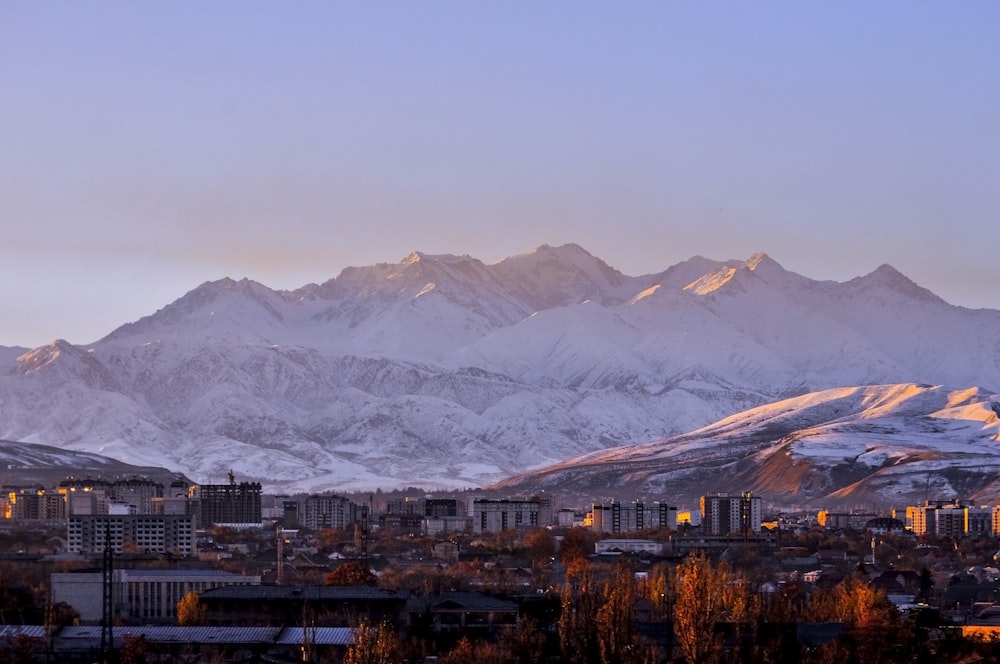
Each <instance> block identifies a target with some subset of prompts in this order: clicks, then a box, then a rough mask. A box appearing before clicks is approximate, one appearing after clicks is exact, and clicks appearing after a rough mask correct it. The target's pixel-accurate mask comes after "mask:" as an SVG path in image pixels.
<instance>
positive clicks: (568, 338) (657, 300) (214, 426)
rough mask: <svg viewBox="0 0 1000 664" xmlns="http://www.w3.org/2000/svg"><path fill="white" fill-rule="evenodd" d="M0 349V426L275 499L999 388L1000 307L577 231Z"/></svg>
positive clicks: (1, 432) (185, 303)
mask: <svg viewBox="0 0 1000 664" xmlns="http://www.w3.org/2000/svg"><path fill="white" fill-rule="evenodd" d="M3 350H4V349H0V438H5V439H10V440H19V441H26V442H34V443H43V444H49V445H55V446H58V447H61V448H64V449H71V450H80V451H87V452H96V453H101V454H104V455H108V456H111V457H113V458H116V459H120V460H122V461H126V462H129V463H134V464H140V465H158V466H160V465H162V466H167V467H171V468H175V469H177V470H179V471H182V472H184V473H186V474H187V475H188V476H190V477H191V478H192V479H194V480H195V481H199V482H207V481H224V478H225V475H226V473H227V472H228V471H229V470H230V469H233V470H234V471H235V472H236V474H237V475H239V476H241V477H250V478H257V479H259V480H261V481H262V482H263V483H264V484H265V485H266V486H267V487H268V488H270V489H282V490H288V491H292V490H323V489H333V490H350V489H360V488H370V487H374V486H386V487H387V486H391V485H393V486H399V485H418V486H425V487H427V488H437V487H442V488H443V487H459V486H480V485H483V484H485V483H488V482H492V481H495V480H498V479H500V478H502V477H506V476H509V475H512V474H515V473H519V472H522V471H524V470H526V469H530V468H537V467H541V466H544V465H547V464H552V463H556V462H559V461H561V460H564V459H566V458H569V457H573V456H577V455H580V454H586V453H589V452H594V451H599V450H603V449H606V448H609V447H615V446H620V445H627V444H634V443H643V442H646V441H650V440H657V439H661V438H663V437H665V436H670V435H675V434H680V433H684V432H687V431H691V430H693V429H696V428H698V427H702V426H704V425H706V424H708V423H710V422H713V421H716V420H718V419H719V418H720V417H724V416H727V415H730V414H733V413H736V412H740V411H743V410H746V409H748V408H752V407H755V406H760V405H763V404H766V403H770V402H773V401H775V400H777V399H780V398H784V397H789V396H794V395H801V394H805V393H808V392H813V391H818V390H824V389H828V388H832V387H838V386H843V385H874V384H888V383H909V382H919V383H927V384H935V385H953V386H966V385H978V386H981V387H982V388H983V389H984V390H986V391H1000V311H995V310H970V309H964V308H961V307H955V306H952V305H949V304H948V303H946V302H944V301H943V300H941V299H940V298H937V297H936V296H934V295H933V294H932V293H930V292H928V291H927V290H925V289H923V288H921V287H919V286H917V285H916V284H914V283H913V282H911V281H910V280H909V279H907V278H906V277H904V276H903V275H901V274H900V273H899V272H897V271H896V270H894V269H893V268H891V267H888V266H882V267H880V268H878V269H877V270H875V271H874V272H872V273H871V274H868V275H866V276H863V277H858V278H856V279H853V280H851V281H848V282H846V283H836V282H827V281H814V280H811V279H809V278H806V277H804V276H800V275H797V274H794V273H791V272H789V271H787V270H785V269H783V268H782V267H781V266H780V265H778V264H777V263H776V262H775V261H773V260H772V259H770V258H769V257H767V256H766V255H763V254H758V255H755V256H753V257H751V258H750V259H749V260H746V261H725V262H720V261H712V260H708V259H705V258H701V257H695V258H692V259H690V260H688V261H685V262H683V263H680V264H678V265H675V266H673V267H670V268H669V269H666V270H664V271H663V272H661V273H658V274H652V275H645V276H638V277H631V276H626V275H623V274H622V273H620V272H618V271H617V270H615V269H613V268H611V267H609V266H608V265H607V264H605V263H604V262H603V261H601V260H599V259H598V258H596V257H594V256H592V255H590V254H589V253H587V252H586V251H584V250H583V249H582V248H580V247H578V246H576V245H566V246H562V247H548V246H543V247H540V248H538V249H537V250H535V251H534V252H532V253H529V254H525V255H522V256H515V257H512V258H508V259H505V260H502V261H500V262H498V263H495V264H492V265H486V264H484V263H482V262H481V261H479V260H477V259H475V258H471V257H468V256H450V255H447V256H435V255H427V254H421V253H413V254H411V255H410V256H408V257H406V258H405V259H404V260H402V261H401V262H400V263H397V264H379V265H372V266H368V267H352V268H347V269H345V270H344V271H343V272H342V273H341V274H340V275H339V276H337V277H336V278H334V279H331V280H330V281H327V282H326V283H323V284H318V285H317V284H310V285H307V286H304V287H302V288H300V289H297V290H295V291H274V290H271V289H269V288H267V287H265V286H263V285H261V284H259V283H256V282H253V281H250V280H247V279H243V280H240V281H234V280H232V279H222V280H220V281H216V282H211V283H205V284H202V285H201V286H199V287H197V288H196V289H194V290H193V291H191V292H189V293H188V294H186V295H185V296H183V297H181V298H180V299H178V300H177V301H175V302H173V303H172V304H169V305H168V306H166V307H164V308H162V309H160V310H159V311H157V312H156V313H154V314H152V315H150V316H147V317H145V318H142V319H140V320H138V321H136V322H133V323H129V324H126V325H123V326H121V327H120V328H118V329H116V330H114V331H113V332H111V333H110V334H109V335H108V336H106V337H105V338H103V339H101V340H100V341H98V342H97V343H95V344H93V345H90V346H86V347H83V346H75V345H72V344H69V343H67V342H65V341H55V342H53V343H51V344H49V345H47V346H43V347H40V348H35V349H32V350H29V351H27V352H17V353H15V352H14V350H12V349H6V352H3ZM15 355H16V357H15Z"/></svg>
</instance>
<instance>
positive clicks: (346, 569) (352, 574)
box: [323, 560, 378, 586]
mask: <svg viewBox="0 0 1000 664" xmlns="http://www.w3.org/2000/svg"><path fill="white" fill-rule="evenodd" d="M377 582H378V577H376V576H375V575H374V574H372V571H371V570H370V569H368V567H367V566H365V565H363V564H362V563H361V562H359V561H357V560H348V561H347V562H346V563H343V564H341V565H338V566H337V568H336V569H334V570H333V571H332V572H330V573H329V574H327V575H326V577H325V578H324V579H323V583H324V584H325V585H328V586H374V585H375V584H376V583H377Z"/></svg>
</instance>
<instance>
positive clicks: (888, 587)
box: [0, 474, 1000, 662]
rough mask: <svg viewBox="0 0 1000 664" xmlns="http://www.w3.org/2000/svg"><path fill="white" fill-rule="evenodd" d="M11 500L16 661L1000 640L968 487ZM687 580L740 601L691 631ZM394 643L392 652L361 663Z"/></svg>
mask: <svg viewBox="0 0 1000 664" xmlns="http://www.w3.org/2000/svg"><path fill="white" fill-rule="evenodd" d="M2 507H3V511H2V514H3V517H4V519H3V523H2V526H0V527H2V531H0V532H2V537H3V539H4V540H5V542H4V543H5V545H6V546H5V551H6V553H4V554H2V565H3V570H4V574H3V576H2V580H3V591H4V595H5V596H4V598H3V600H4V603H3V605H2V606H3V609H4V610H3V613H2V619H3V623H4V625H3V627H2V632H0V636H2V638H3V640H2V643H3V644H5V645H4V646H3V648H4V649H5V650H6V651H7V652H11V653H15V652H20V653H22V654H24V655H25V656H26V657H28V658H29V659H28V660H27V661H35V660H41V658H43V657H56V658H57V659H58V660H59V661H93V659H94V658H95V657H100V656H101V653H105V657H109V656H111V654H116V656H118V657H119V660H118V661H124V660H123V659H122V658H127V657H128V656H131V657H138V656H139V655H137V654H136V653H137V652H140V651H141V658H142V660H141V661H163V662H174V661H220V662H222V661H224V662H237V661H260V662H272V661H288V662H290V661H316V662H320V661H322V662H339V661H447V662H459V661H552V662H567V661H587V662H589V661H593V662H606V661H649V662H671V661H719V662H723V661H746V658H747V657H753V658H754V659H753V661H767V659H766V658H767V657H771V656H775V657H777V656H779V655H777V654H775V653H784V655H781V656H782V657H788V653H791V652H794V653H796V654H795V657H796V658H798V661H809V662H812V661H829V659H828V658H830V657H834V656H835V655H834V654H832V653H839V654H841V655H842V654H843V653H844V652H845V648H846V649H847V650H850V651H851V652H854V653H862V652H868V651H865V650H864V649H865V648H869V649H870V648H873V647H876V646H875V645H873V644H872V643H868V642H866V641H865V639H864V638H862V637H863V636H864V634H867V633H869V632H870V631H871V630H872V629H875V628H876V627H877V628H878V629H880V630H885V633H886V634H889V635H891V634H897V633H898V634H902V633H903V632H901V631H900V630H904V631H905V630H909V631H906V634H907V635H908V636H907V639H910V640H912V639H913V638H916V637H914V634H915V633H916V634H918V636H919V637H920V638H921V639H923V641H924V643H923V645H922V646H921V647H922V648H924V649H925V651H926V652H927V653H932V652H933V653H934V656H935V657H937V658H938V659H935V660H934V661H952V660H949V659H947V658H948V657H951V656H954V657H956V658H960V657H964V656H966V655H967V654H968V653H970V652H971V653H975V652H986V653H993V652H995V650H993V649H995V648H996V638H997V635H1000V597H998V594H1000V571H998V570H997V567H996V564H997V562H996V558H997V555H998V551H997V539H996V536H997V531H998V528H1000V506H982V505H974V504H968V503H965V502H962V501H959V500H949V501H926V502H925V504H923V505H911V506H905V507H901V508H900V509H898V510H894V511H892V513H889V514H880V513H877V512H872V511H865V510H850V511H835V510H818V511H815V512H803V511H801V510H800V511H797V512H791V511H782V510H779V509H776V508H774V507H773V506H770V505H767V504H766V498H765V497H763V496H758V495H755V494H751V493H743V494H735V495H727V494H713V495H706V496H703V497H702V498H701V501H700V505H699V508H698V509H697V510H692V511H690V512H687V511H680V512H679V511H678V508H677V507H676V506H674V505H671V504H670V503H669V502H668V501H653V502H642V501H621V502H619V501H616V500H603V501H601V502H592V503H590V504H589V505H572V506H571V505H565V504H563V503H562V501H561V500H560V498H559V497H558V496H550V495H537V496H530V497H515V496H505V497H500V496H487V495H484V494H483V493H482V492H477V491H462V492H451V493H439V494H434V495H427V494H423V493H421V492H419V491H418V490H416V489H411V490H408V491H390V492H382V491H378V492H375V493H369V494H350V495H335V494H329V493H327V494H310V495H301V496H275V495H267V494H264V493H263V492H262V490H261V485H260V484H259V483H256V482H247V481H237V479H236V478H235V476H233V475H232V474H230V477H229V482H228V483H226V484H217V485H195V484H190V483H188V482H186V481H184V480H183V478H178V479H176V480H175V481H173V482H170V483H168V484H164V483H162V482H158V481H154V480H151V479H149V478H142V477H128V478H112V479H80V478H75V477H68V478H66V479H65V480H63V481H62V482H60V483H59V485H58V486H54V487H30V488H29V487H4V489H3V499H2ZM695 578H697V579H699V583H709V584H711V583H718V582H719V579H725V582H724V583H723V586H724V587H720V588H715V589H714V590H712V589H711V588H708V587H707V588H706V589H703V590H701V591H699V597H701V598H702V599H704V597H706V596H708V597H710V596H711V593H712V592H716V591H718V592H721V593H723V595H726V593H729V594H730V595H731V594H732V593H733V592H736V591H735V590H734V589H738V593H737V594H738V595H739V597H737V598H736V599H734V598H733V597H730V596H729V595H726V597H727V598H726V599H725V600H724V603H725V604H726V605H727V606H728V605H731V607H730V609H728V610H727V611H726V612H723V613H720V614H718V615H714V614H712V615H709V614H706V616H704V617H703V618H704V619H703V620H701V623H700V625H701V626H700V628H699V629H698V630H695V632H696V633H698V632H703V631H705V630H707V632H706V633H705V634H698V636H697V638H696V636H695V633H686V632H685V631H684V613H683V611H684V610H685V609H683V608H682V607H684V606H686V605H685V604H684V601H685V600H684V597H685V595H684V589H685V587H686V584H688V583H691V582H692V580H693V579H695ZM685 579H688V580H685ZM713 579H714V581H713ZM20 580H23V581H21V582H20V583H19V581H20ZM598 589H599V590H598ZM621 593H624V595H623V596H619V595H620V594H621ZM720 597H721V596H720ZM687 601H688V602H690V601H692V600H691V599H690V598H689V599H688V600H687ZM612 602H619V603H621V602H625V605H623V606H619V607H618V609H616V616H617V617H616V619H618V620H624V621H625V623H623V624H621V625H617V626H615V627H614V631H615V636H614V639H611V640H612V641H615V642H616V643H617V644H618V645H617V646H615V647H621V648H624V647H626V646H627V647H628V648H629V649H630V650H629V652H632V653H633V655H634V656H635V657H638V655H635V653H640V652H641V653H642V655H641V658H639V659H631V658H629V659H624V660H623V659H615V658H614V656H612V653H611V651H610V650H609V648H612V645H608V644H604V645H601V644H600V643H599V642H598V641H600V639H601V638H602V637H601V634H602V622H601V620H609V619H610V618H609V617H608V616H605V617H604V618H603V619H602V618H601V615H602V614H601V612H600V609H599V607H600V606H611V604H608V603H612ZM859 602H860V603H864V604H865V605H864V606H860V605H859V606H855V603H859ZM732 607H737V608H738V610H736V609H734V608H732ZM688 608H689V609H690V610H692V611H694V610H700V609H697V607H694V608H692V607H688ZM588 612H589V613H588ZM618 613H621V615H617V614H618ZM705 620H708V621H709V622H711V623H712V624H713V625H714V627H711V628H708V627H706V624H705ZM581 621H582V622H581ZM603 629H609V627H607V626H605V627H604V628H603ZM865 630H868V632H866V631H865ZM893 630H895V631H893ZM913 630H918V631H917V632H913ZM751 634H752V636H751ZM584 638H588V639H589V638H594V639H597V640H598V641H595V642H594V644H593V648H592V649H590V650H588V651H587V654H580V651H578V650H576V649H574V648H571V647H569V643H570V642H574V641H575V640H579V639H584ZM389 639H391V645H392V647H391V648H390V649H389V650H390V651H391V654H390V655H386V657H387V659H384V660H358V659H351V658H352V657H355V658H357V657H360V656H361V655H362V654H363V653H362V651H364V652H366V653H368V654H367V655H366V656H371V651H376V650H377V649H378V648H376V645H375V643H382V644H383V646H385V643H387V642H390V641H387V640H389ZM621 639H624V640H625V641H624V642H621V643H619V641H621ZM526 643H527V644H531V647H528V646H527V645H525V644H526ZM623 643H624V645H623ZM879 643H881V644H882V646H884V647H886V648H889V650H887V653H888V654H885V653H884V654H883V655H884V656H885V657H891V656H895V655H899V654H900V652H901V651H899V649H898V644H894V645H892V646H891V648H890V646H889V645H888V644H893V643H894V642H893V641H892V638H891V637H889V636H887V637H885V638H883V639H882V640H881V641H879ZM882 646H879V647H882ZM386 647H387V646H386ZM518 648H522V650H521V651H518V650H517V649H518ZM524 648H527V650H523V649H524ZM612 649H613V648H612ZM748 649H750V650H752V651H753V653H754V654H752V655H751V654H748V653H749V652H750V650H748ZM890 651H894V652H895V655H892V654H891V652H890ZM906 652H909V651H906ZM129 653H132V654H131V655H129ZM698 653H701V654H698ZM620 654H621V653H619V655H620ZM837 656H839V655H837ZM32 657H33V658H35V660H32V659H31V658H32ZM185 658H187V659H185ZM435 658H437V659H435ZM490 658H493V659H492V660H491V659H490ZM581 658H582V659H581ZM588 658H589V659H588ZM136 661H138V660H136ZM782 661H791V660H788V659H784V660H782ZM885 661H911V660H910V659H906V660H903V659H900V660H894V659H887V660H885ZM912 661H916V660H912ZM954 661H959V660H958V659H955V660H954Z"/></svg>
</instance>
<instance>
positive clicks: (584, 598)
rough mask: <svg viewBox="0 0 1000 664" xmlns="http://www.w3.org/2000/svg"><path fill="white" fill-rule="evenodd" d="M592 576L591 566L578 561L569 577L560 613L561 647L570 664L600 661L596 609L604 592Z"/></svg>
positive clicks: (564, 657) (587, 663)
mask: <svg viewBox="0 0 1000 664" xmlns="http://www.w3.org/2000/svg"><path fill="white" fill-rule="evenodd" d="M596 586H597V584H596V582H595V580H594V579H593V578H592V575H591V570H590V566H589V565H588V564H587V563H586V562H582V563H581V564H579V566H578V569H577V571H576V573H575V574H573V575H570V576H569V577H568V578H567V581H566V586H565V587H564V588H563V592H562V602H561V607H560V612H559V623H558V631H559V648H560V651H561V653H562V661H566V662H569V664H599V663H600V646H599V645H598V641H597V630H596V627H597V611H598V609H599V608H600V605H601V593H600V590H599V588H597V587H596Z"/></svg>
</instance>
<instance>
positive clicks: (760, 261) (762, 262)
mask: <svg viewBox="0 0 1000 664" xmlns="http://www.w3.org/2000/svg"><path fill="white" fill-rule="evenodd" d="M761 266H763V267H779V268H780V267H781V266H780V265H778V262H777V261H775V260H774V259H773V258H771V257H770V256H768V255H767V254H765V253H764V252H763V251H758V252H757V253H755V254H754V255H753V256H751V257H750V258H748V259H746V261H745V262H744V263H743V267H745V268H746V269H748V270H750V271H754V270H756V269H757V268H759V267H761Z"/></svg>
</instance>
